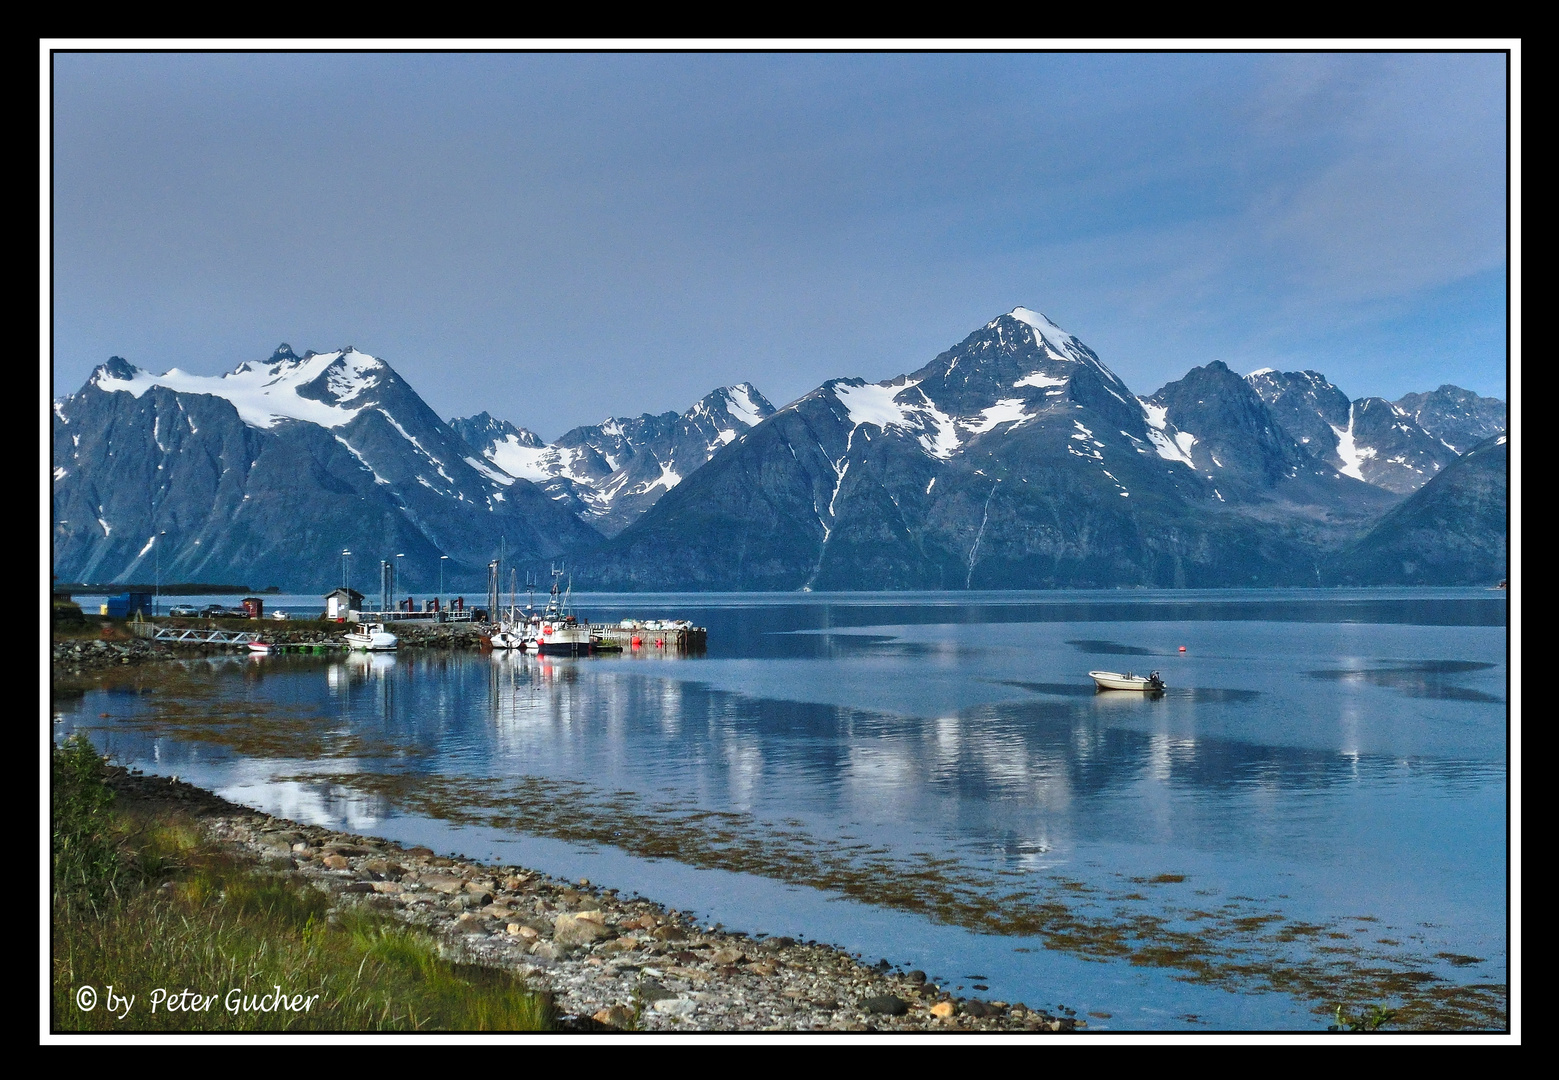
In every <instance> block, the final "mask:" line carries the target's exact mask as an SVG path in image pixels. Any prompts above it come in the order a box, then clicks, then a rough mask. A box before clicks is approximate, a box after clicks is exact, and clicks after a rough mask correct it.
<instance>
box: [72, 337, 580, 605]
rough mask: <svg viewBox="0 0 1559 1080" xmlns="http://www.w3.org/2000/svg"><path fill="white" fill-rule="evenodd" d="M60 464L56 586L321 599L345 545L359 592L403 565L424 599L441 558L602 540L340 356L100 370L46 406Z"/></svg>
mask: <svg viewBox="0 0 1559 1080" xmlns="http://www.w3.org/2000/svg"><path fill="white" fill-rule="evenodd" d="M54 463H55V482H54V522H55V526H54V537H53V538H54V572H55V573H56V574H57V575H58V576H59V577H60V578H61V579H63V580H75V581H82V580H107V581H115V580H117V581H126V580H131V579H135V580H147V579H150V578H151V577H153V576H154V574H156V573H158V572H160V573H161V574H162V575H164V577H165V578H166V577H168V576H171V577H173V578H176V579H182V580H186V581H189V580H205V581H221V580H229V581H235V582H240V581H241V582H250V583H253V584H256V585H257V586H258V585H260V584H262V583H263V584H265V585H269V584H277V585H281V586H282V587H284V588H298V589H303V590H307V589H311V588H318V589H320V590H321V591H323V590H324V589H325V588H327V587H330V586H333V585H334V584H336V583H338V582H339V581H340V580H341V573H342V556H341V552H342V550H343V549H350V550H351V551H353V552H354V554H355V558H354V560H353V565H354V566H355V568H356V569H355V570H354V581H355V583H356V584H358V585H359V587H361V586H362V585H363V584H364V583H365V581H367V579H370V578H371V579H373V581H372V582H369V583H370V584H372V583H376V581H377V561H378V560H379V559H380V558H384V557H392V556H394V555H395V554H397V553H404V555H405V557H404V558H403V559H400V560H397V562H398V564H399V566H400V569H399V574H398V576H399V581H400V582H401V584H402V585H403V586H405V587H406V588H415V589H427V588H429V587H430V586H432V585H435V584H436V583H437V581H438V578H439V563H440V561H441V560H440V558H439V556H440V555H448V556H449V557H450V560H449V565H448V566H447V567H446V570H447V576H448V577H450V578H459V577H461V576H467V577H471V576H482V575H484V573H485V571H484V568H485V565H486V563H487V561H488V560H489V559H491V558H493V557H494V556H495V555H496V554H497V553H498V551H499V550H500V548H506V549H507V550H508V551H510V552H514V553H517V554H521V555H529V556H532V557H538V558H546V557H550V556H553V555H558V554H561V553H563V552H564V551H567V550H571V549H575V548H578V547H583V546H588V545H590V544H591V543H594V542H596V541H597V540H598V539H599V534H596V533H594V531H593V530H591V529H590V528H589V527H588V526H586V525H584V524H583V523H582V522H580V521H579V520H578V519H577V518H575V517H574V516H573V515H571V514H569V513H568V512H567V510H565V509H563V508H561V507H559V506H557V505H556V504H555V503H554V502H553V501H552V500H551V499H550V498H548V497H547V495H546V494H545V493H544V492H542V491H540V490H539V489H537V488H536V487H535V486H534V485H532V484H529V483H527V482H525V481H520V480H516V479H514V478H513V477H510V476H507V475H505V474H503V473H502V472H500V471H498V470H496V469H493V468H492V467H491V466H489V465H488V464H487V463H486V462H484V461H481V460H480V459H478V458H476V457H475V456H473V454H472V452H471V450H470V448H469V447H467V446H466V444H465V443H464V441H463V440H462V439H461V437H460V436H459V435H458V434H456V433H455V432H454V431H453V430H451V429H450V428H449V427H448V426H446V425H445V424H443V423H442V422H441V421H440V420H439V419H438V417H437V416H435V415H434V414H433V412H432V411H431V410H430V409H428V407H427V406H426V405H425V404H424V403H423V402H422V400H421V398H419V397H418V396H417V395H416V393H415V392H413V391H412V390H411V388H410V387H409V386H407V385H406V384H405V383H404V382H403V381H402V380H401V379H400V377H399V376H398V375H397V374H396V373H395V372H394V370H393V369H391V368H390V367H389V365H388V364H385V363H384V362H383V361H380V360H377V359H375V358H373V357H370V356H367V355H366V354H363V353H358V352H356V351H354V350H351V349H346V350H342V351H340V352H338V353H328V354H315V353H309V354H308V355H306V356H304V357H297V356H295V355H294V354H293V353H292V351H291V350H290V349H289V348H287V347H286V346H283V347H282V348H281V349H279V350H277V353H276V354H275V355H274V356H273V357H272V358H271V361H270V362H268V363H267V364H266V365H250V364H245V365H243V366H241V367H240V368H239V369H238V370H237V371H235V372H232V373H229V375H227V376H224V377H223V378H220V379H214V378H213V379H206V378H200V377H195V376H188V375H184V374H183V373H181V372H177V371H173V372H169V373H168V374H167V375H166V376H153V375H151V374H150V373H147V372H143V371H139V370H138V369H136V368H134V367H133V366H131V365H129V364H127V363H124V362H123V361H118V362H112V361H111V362H110V363H109V364H105V365H103V366H102V367H101V368H99V369H98V370H97V371H96V372H95V373H94V374H93V376H92V378H91V379H90V380H88V382H87V384H86V385H85V386H84V387H83V388H82V389H81V390H80V391H79V392H78V393H76V394H74V395H72V396H71V397H69V398H67V399H65V400H64V401H62V402H58V403H56V406H55V416H54ZM154 536H160V541H159V543H158V544H157V545H156V546H154V545H153V544H152V543H151V540H152V538H153V537H154ZM369 566H372V567H373V569H372V570H369V569H368V567H369ZM365 591H371V590H365Z"/></svg>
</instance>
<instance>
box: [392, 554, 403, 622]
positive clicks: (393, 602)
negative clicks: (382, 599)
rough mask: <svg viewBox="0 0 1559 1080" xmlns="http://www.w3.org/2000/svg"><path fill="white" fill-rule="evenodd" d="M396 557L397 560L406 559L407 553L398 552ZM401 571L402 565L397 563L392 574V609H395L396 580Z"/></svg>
mask: <svg viewBox="0 0 1559 1080" xmlns="http://www.w3.org/2000/svg"><path fill="white" fill-rule="evenodd" d="M395 557H396V558H397V559H404V558H405V557H406V553H405V552H404V551H397V552H396V553H395ZM400 570H401V564H400V563H396V564H395V567H394V570H393V571H392V572H391V574H390V607H391V608H392V609H393V608H394V607H395V579H396V578H397V577H398V576H399V575H400Z"/></svg>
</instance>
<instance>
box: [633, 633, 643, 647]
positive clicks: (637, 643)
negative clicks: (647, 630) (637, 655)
mask: <svg viewBox="0 0 1559 1080" xmlns="http://www.w3.org/2000/svg"><path fill="white" fill-rule="evenodd" d="M643 644H644V642H642V641H640V640H639V636H638V635H637V634H635V635H634V636H633V647H634V648H635V649H637V648H638V647H639V646H640V645H643Z"/></svg>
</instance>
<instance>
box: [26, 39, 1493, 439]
mask: <svg viewBox="0 0 1559 1080" xmlns="http://www.w3.org/2000/svg"><path fill="white" fill-rule="evenodd" d="M53 74H54V82H53V86H54V132H53V135H54V158H53V176H52V182H53V196H54V204H53V205H54V221H53V224H54V263H53V268H52V269H53V284H54V305H55V306H54V333H55V338H54V363H55V378H54V393H56V394H64V393H69V392H72V391H74V390H75V389H77V388H78V387H79V386H80V385H81V383H82V382H83V381H84V380H85V378H86V377H87V375H88V374H89V373H90V371H91V369H92V368H93V367H94V366H95V365H96V364H98V363H101V362H102V361H103V360H105V359H106V358H107V357H108V356H110V355H120V356H124V357H126V358H127V359H129V360H130V361H131V362H132V363H135V364H137V365H140V366H142V367H147V368H150V369H152V370H155V371H163V370H165V369H167V368H169V367H174V366H177V367H180V368H183V369H185V370H187V371H193V372H199V373H209V374H215V373H218V372H221V371H223V370H229V369H231V368H232V367H234V366H236V365H237V364H239V363H242V362H243V361H246V360H261V359H264V358H265V357H267V356H269V355H270V351H271V350H272V349H273V348H274V347H275V345H276V344H278V343H279V342H282V341H286V342H289V343H290V344H291V345H292V346H293V347H294V348H295V349H297V350H298V351H300V352H301V351H303V350H304V349H309V348H312V349H316V350H321V351H323V350H327V349H333V348H337V347H340V346H343V345H348V344H351V345H355V346H357V347H358V348H360V349H363V350H364V351H367V352H371V353H373V354H375V355H378V356H382V357H384V358H385V359H387V360H388V361H389V362H390V363H391V364H393V365H394V366H395V367H396V369H397V370H399V371H400V372H401V373H402V375H403V376H405V377H406V378H407V380H408V381H410V382H411V384H412V385H413V386H414V387H415V388H416V389H417V390H418V391H419V392H420V393H421V394H422V396H423V397H424V398H425V399H426V400H427V401H428V403H429V404H430V405H431V406H432V407H433V408H434V409H435V410H436V411H438V412H439V413H440V414H441V415H443V416H445V417H448V416H452V415H466V414H470V413H474V412H477V411H480V410H483V409H485V410H487V411H489V412H491V413H493V414H494V415H496V416H499V417H502V418H504V419H508V420H511V421H513V422H515V423H519V424H522V425H525V426H527V427H530V428H532V429H534V430H536V431H538V432H539V433H541V434H542V435H544V436H546V437H548V438H552V437H555V436H557V435H558V434H560V433H561V432H563V431H564V430H565V429H567V428H568V427H571V426H573V425H575V424H580V423H593V422H596V421H599V420H601V419H602V418H604V417H606V416H609V415H619V414H625V413H626V414H636V413H639V412H642V411H651V412H659V411H663V410H667V409H676V410H682V409H684V408H686V407H687V406H688V405H690V404H691V403H692V402H693V401H695V400H697V399H698V398H699V397H700V396H702V395H703V394H704V393H706V392H707V391H708V390H710V389H712V388H713V387H715V386H719V385H723V384H727V383H733V382H739V381H743V380H747V381H751V382H752V383H754V384H755V385H756V386H757V387H758V388H759V389H760V390H761V391H763V393H765V394H766V395H768V396H769V397H770V398H771V399H772V400H774V402H775V403H776V404H784V403H785V402H787V401H789V400H792V399H793V398H795V397H798V396H800V395H801V394H803V393H805V392H806V391H808V390H810V389H811V388H813V387H814V386H816V385H818V384H819V383H821V382H823V381H824V380H826V379H829V378H834V377H838V376H843V375H859V376H863V377H866V378H868V379H874V380H875V379H883V378H888V377H891V376H893V375H896V374H899V373H901V372H904V371H909V370H913V369H915V368H917V367H919V366H921V365H922V364H924V363H925V362H926V361H927V360H929V359H931V358H932V357H933V356H935V355H936V354H937V353H939V352H941V351H942V350H944V349H946V348H948V347H950V346H952V345H954V344H955V343H957V342H958V341H959V340H961V339H962V338H963V337H965V336H966V335H967V334H968V333H969V332H971V331H972V330H974V329H975V328H977V327H978V326H980V325H982V324H983V323H985V322H987V321H988V320H990V319H991V318H992V317H994V316H995V315H997V314H1000V313H1001V312H1004V311H1007V310H1010V309H1011V308H1013V307H1014V306H1017V305H1019V304H1022V305H1025V306H1028V307H1033V308H1037V309H1038V310H1041V311H1043V312H1045V313H1046V314H1047V315H1048V316H1049V317H1050V318H1052V319H1053V320H1054V321H1055V322H1057V323H1058V324H1060V325H1061V326H1063V327H1065V328H1066V329H1067V330H1070V331H1071V332H1073V333H1075V334H1076V335H1077V336H1078V337H1080V338H1081V339H1082V340H1083V341H1085V342H1087V343H1088V344H1089V345H1090V346H1092V347H1093V348H1094V350H1095V351H1096V352H1098V353H1099V355H1100V357H1101V358H1102V359H1103V360H1104V361H1105V362H1106V363H1107V364H1109V365H1110V366H1111V367H1113V368H1114V369H1115V370H1116V371H1117V372H1119V373H1120V375H1121V376H1122V377H1123V378H1125V379H1126V381H1127V383H1128V384H1129V385H1131V386H1132V388H1133V389H1134V390H1136V391H1137V392H1138V393H1139V394H1144V395H1145V394H1148V393H1150V392H1152V391H1153V390H1156V389H1157V388H1158V387H1159V386H1161V385H1162V384H1163V383H1165V382H1168V381H1171V380H1173V379H1177V378H1179V377H1180V376H1182V375H1183V374H1184V373H1185V371H1186V370H1187V369H1188V368H1190V367H1193V366H1195V365H1198V364H1204V363H1207V362H1208V361H1210V360H1214V359H1221V360H1223V361H1225V362H1226V363H1228V364H1229V365H1230V366H1231V367H1233V368H1235V369H1236V370H1239V371H1242V372H1243V371H1250V370H1253V369H1255V368H1258V367H1267V366H1271V367H1278V368H1281V369H1284V370H1294V369H1299V368H1313V369H1316V370H1319V371H1322V372H1324V373H1325V374H1326V375H1327V376H1329V377H1330V378H1331V379H1332V381H1333V382H1335V383H1337V384H1338V385H1339V386H1341V387H1342V388H1343V389H1344V390H1345V391H1346V392H1348V393H1349V394H1350V395H1352V396H1354V397H1361V396H1364V395H1369V394H1380V395H1384V396H1387V397H1392V398H1395V397H1398V396H1400V395H1402V394H1403V393H1406V392H1409V391H1413V390H1427V389H1432V388H1434V387H1435V386H1438V385H1440V384H1441V383H1445V382H1452V383H1456V384H1458V385H1461V386H1465V387H1468V388H1470V389H1473V390H1476V391H1478V392H1479V393H1482V394H1488V395H1493V396H1497V397H1505V396H1506V385H1505V362H1506V355H1505V329H1506V318H1505V298H1506V273H1505V259H1506V246H1505V235H1506V233H1505V230H1506V216H1507V205H1506V170H1507V161H1506V150H1505V140H1506V104H1505V102H1506V62H1505V57H1504V56H1503V55H1502V54H1497V53H1484V54H1478V53H1427V54H1409V53H1362V54H1361V53H1354V54H1315V53H1275V54H1199V53H1156V54H1044V53H1040V54H1035V53H1024V54H991V53H982V54H874V53H862V54H800V55H795V54H778V55H775V54H732V53H725V54H707V53H706V54H627V55H625V54H587V55H576V54H534V53H486V54H386V55H379V54H366V53H356V54H354V53H333V54H319V53H316V54H274V53H270V54H267V53H257V54H201V53H195V54H125V53H115V54H109V53H75V54H63V53H62V54H56V56H55V58H54V73H53Z"/></svg>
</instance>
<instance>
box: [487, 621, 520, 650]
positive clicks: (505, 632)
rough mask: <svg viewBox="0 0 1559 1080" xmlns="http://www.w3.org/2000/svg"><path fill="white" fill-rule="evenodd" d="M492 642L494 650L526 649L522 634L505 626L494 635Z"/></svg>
mask: <svg viewBox="0 0 1559 1080" xmlns="http://www.w3.org/2000/svg"><path fill="white" fill-rule="evenodd" d="M490 640H491V641H492V643H493V648H495V649H523V648H525V638H524V637H522V636H521V635H520V632H519V631H518V630H517V629H514V628H512V627H509V626H504V627H502V628H501V629H499V630H498V631H497V632H496V633H494V634H493V635H492V637H491V639H490Z"/></svg>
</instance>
